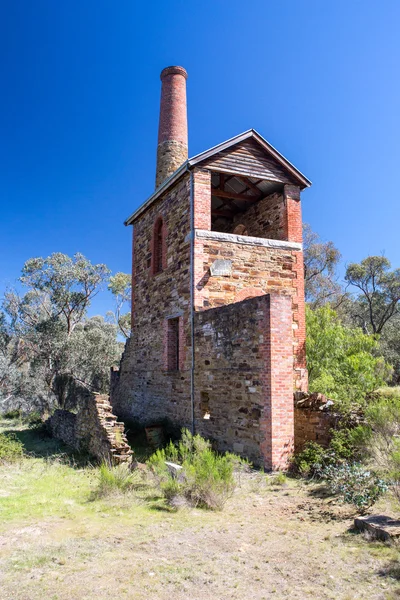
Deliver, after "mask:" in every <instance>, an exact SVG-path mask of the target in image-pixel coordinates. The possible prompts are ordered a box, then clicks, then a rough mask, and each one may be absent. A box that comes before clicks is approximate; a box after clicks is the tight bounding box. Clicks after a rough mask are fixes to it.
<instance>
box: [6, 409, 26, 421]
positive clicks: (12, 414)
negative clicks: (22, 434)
mask: <svg viewBox="0 0 400 600" xmlns="http://www.w3.org/2000/svg"><path fill="white" fill-rule="evenodd" d="M21 416H22V413H21V411H20V410H19V409H18V408H15V409H14V410H8V411H7V412H5V413H3V414H2V415H1V417H2V418H3V419H7V420H8V419H9V420H10V421H11V420H14V419H19V418H20V417H21Z"/></svg>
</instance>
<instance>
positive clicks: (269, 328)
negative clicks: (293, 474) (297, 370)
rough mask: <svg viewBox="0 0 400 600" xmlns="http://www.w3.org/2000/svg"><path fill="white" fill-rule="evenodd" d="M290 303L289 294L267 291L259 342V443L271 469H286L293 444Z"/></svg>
mask: <svg viewBox="0 0 400 600" xmlns="http://www.w3.org/2000/svg"><path fill="white" fill-rule="evenodd" d="M291 304H292V301H291V297H290V296H285V295H280V294H270V295H269V296H267V298H266V313H265V334H264V335H265V337H264V343H263V344H262V350H263V353H264V359H265V370H264V373H263V375H262V381H263V385H264V389H265V408H264V415H263V416H262V418H261V419H260V427H261V428H262V429H263V431H264V433H265V440H264V442H262V443H261V450H262V453H263V455H264V461H265V467H266V468H267V469H271V470H273V471H276V470H280V469H287V467H288V461H289V459H290V456H291V455H292V453H293V448H294V407H293V384H292V372H293V338H292V306H291Z"/></svg>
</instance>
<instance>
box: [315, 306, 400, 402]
mask: <svg viewBox="0 0 400 600" xmlns="http://www.w3.org/2000/svg"><path fill="white" fill-rule="evenodd" d="M378 350H379V344H378V341H377V340H376V339H375V338H374V337H373V336H370V335H366V334H364V333H363V332H362V330H361V329H359V328H353V329H350V328H349V327H345V326H344V325H342V323H341V322H340V320H339V317H338V316H337V314H336V313H335V311H333V310H332V309H330V308H329V307H327V306H325V307H322V308H318V309H316V310H314V311H313V310H311V309H309V308H308V309H307V367H308V374H309V384H310V391H311V392H314V391H316V392H322V393H323V394H326V395H327V396H329V397H330V398H333V399H335V400H337V406H339V407H340V408H341V409H342V410H344V411H347V410H349V409H350V408H352V407H353V405H354V404H359V405H361V406H363V405H364V404H365V396H366V395H367V394H368V393H369V392H371V391H372V390H375V389H376V388H377V387H379V386H381V385H382V384H383V383H384V382H385V380H387V379H388V377H389V376H390V374H391V368H390V366H389V365H387V364H386V363H385V361H384V360H383V358H382V357H380V356H377V354H378Z"/></svg>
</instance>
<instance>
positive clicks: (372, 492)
mask: <svg viewBox="0 0 400 600" xmlns="http://www.w3.org/2000/svg"><path fill="white" fill-rule="evenodd" d="M322 475H323V477H324V478H325V479H326V481H327V484H328V486H329V488H330V490H331V492H332V493H333V494H336V495H338V496H339V498H340V499H341V500H342V501H343V502H347V503H349V504H354V506H356V507H357V508H358V509H360V510H361V511H365V510H366V509H367V508H369V507H370V506H372V505H373V504H374V503H375V502H376V501H377V500H378V499H379V497H380V496H381V495H382V494H383V493H385V492H386V491H387V490H388V484H387V483H386V482H385V481H384V480H383V479H382V478H381V477H379V476H378V475H377V474H376V473H374V472H373V471H370V470H369V469H367V468H365V467H364V465H362V464H360V463H352V464H346V463H343V464H336V465H334V464H332V465H329V466H327V467H325V469H324V470H323V472H322Z"/></svg>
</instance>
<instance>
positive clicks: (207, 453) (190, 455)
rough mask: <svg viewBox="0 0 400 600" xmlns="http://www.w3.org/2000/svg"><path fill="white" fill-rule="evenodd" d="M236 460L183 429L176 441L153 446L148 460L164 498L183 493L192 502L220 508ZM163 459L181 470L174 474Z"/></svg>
mask: <svg viewBox="0 0 400 600" xmlns="http://www.w3.org/2000/svg"><path fill="white" fill-rule="evenodd" d="M238 460H239V459H238V458H237V457H236V456H234V455H232V454H225V455H219V454H217V453H216V452H214V451H213V450H212V449H211V445H210V442H209V441H207V440H205V439H203V438H202V437H201V436H199V435H195V436H193V435H192V434H191V433H190V432H189V431H188V430H187V429H184V430H182V438H181V440H180V441H179V442H178V443H177V444H173V443H172V442H170V443H169V444H168V446H167V447H166V448H165V449H162V450H157V451H156V452H155V454H153V455H152V456H151V457H150V459H149V460H148V464H149V466H150V467H151V468H152V470H153V472H154V474H155V476H156V479H157V481H158V484H159V486H160V488H161V490H162V492H163V494H164V496H165V497H166V499H167V500H168V501H170V502H174V500H176V498H177V497H183V498H185V499H186V500H187V501H188V502H189V503H190V504H191V505H192V506H199V507H204V508H210V509H213V510H221V509H222V508H223V507H224V505H225V503H226V501H227V500H228V498H229V497H230V496H231V495H232V493H233V491H234V489H235V480H234V475H233V471H234V465H235V463H237V461H238ZM167 461H168V462H172V463H175V464H179V465H180V466H182V470H181V471H179V473H178V474H174V473H173V472H171V470H170V469H169V468H168V465H166V462H167Z"/></svg>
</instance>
